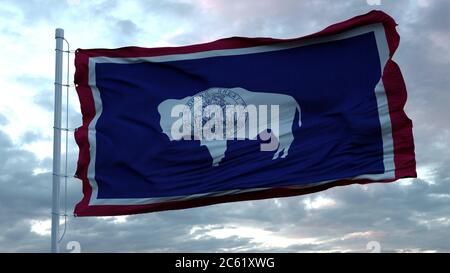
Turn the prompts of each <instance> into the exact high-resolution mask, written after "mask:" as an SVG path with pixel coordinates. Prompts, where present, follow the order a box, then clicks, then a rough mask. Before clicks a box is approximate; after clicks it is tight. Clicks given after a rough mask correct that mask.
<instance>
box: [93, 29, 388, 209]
mask: <svg viewBox="0 0 450 273" xmlns="http://www.w3.org/2000/svg"><path fill="white" fill-rule="evenodd" d="M370 32H373V33H374V35H375V39H376V43H377V48H378V54H379V57H380V64H381V68H380V69H381V74H382V73H383V68H384V66H385V65H386V63H387V61H388V59H389V48H388V44H387V39H386V34H385V31H384V26H383V25H382V24H381V23H379V24H372V25H367V26H363V27H359V28H355V29H352V30H349V31H346V32H342V33H339V34H336V35H331V36H328V37H320V38H313V39H309V40H307V41H295V42H286V43H279V44H271V45H264V46H256V47H249V48H238V49H222V50H210V51H203V52H197V53H188V54H172V55H164V56H156V57H139V58H111V57H92V58H89V86H90V87H91V90H92V96H93V98H94V103H95V116H94V118H93V119H92V121H91V122H90V124H89V127H88V128H89V132H88V139H89V145H90V161H89V166H88V180H89V183H90V185H91V187H92V193H91V198H90V201H89V206H92V205H145V204H155V203H163V202H169V201H185V200H192V199H197V198H201V197H217V196H224V195H233V194H239V193H246V192H256V191H261V190H266V189H271V188H252V189H243V190H239V189H236V190H227V191H219V192H209V193H200V194H192V195H186V196H170V197H153V198H117V199H98V198H97V195H98V186H97V182H96V181H95V160H96V130H95V127H96V124H97V121H98V119H99V117H100V115H101V114H102V101H101V98H100V92H99V90H98V88H97V85H96V74H95V67H96V64H97V63H118V64H129V63H141V62H168V61H180V60H193V59H203V58H213V57H221V56H236V55H246V54H254V53H262V52H272V51H279V50H286V49H291V48H296V47H302V46H307V45H313V44H319V43H326V42H330V41H336V40H342V39H347V38H351V37H355V36H359V35H362V34H366V33H370ZM375 95H376V99H377V106H378V115H379V118H380V125H381V134H382V139H383V164H384V170H385V171H384V173H381V174H364V175H360V176H356V177H350V178H344V179H336V180H328V181H323V182H318V183H311V184H304V185H296V186H289V187H285V188H291V189H301V188H308V187H314V186H317V185H321V184H326V183H331V182H334V181H338V180H356V179H370V180H374V181H376V180H388V179H394V178H395V164H394V146H393V139H392V128H391V120H390V115H389V107H388V102H387V97H386V91H385V89H384V86H383V83H382V80H381V78H380V82H379V83H378V84H377V86H376V88H375Z"/></svg>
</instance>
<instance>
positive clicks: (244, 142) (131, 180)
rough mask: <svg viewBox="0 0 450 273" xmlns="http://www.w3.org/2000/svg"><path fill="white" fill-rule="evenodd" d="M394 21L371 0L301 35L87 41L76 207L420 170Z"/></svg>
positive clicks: (79, 65)
mask: <svg viewBox="0 0 450 273" xmlns="http://www.w3.org/2000/svg"><path fill="white" fill-rule="evenodd" d="M395 27H396V24H395V22H394V20H393V19H392V18H391V17H389V16H388V15H386V14H385V13H383V12H380V11H372V12H370V13H368V14H366V15H362V16H358V17H355V18H353V19H350V20H348V21H345V22H342V23H338V24H335V25H332V26H330V27H328V28H326V29H324V30H323V31H320V32H318V33H315V34H312V35H309V36H306V37H302V38H296V39H288V40H280V39H270V38H243V37H232V38H227V39H222V40H218V41H215V42H211V43H206V44H198V45H191V46H182V47H166V48H140V47H126V48H119V49H79V50H77V52H76V58H75V64H76V74H75V83H76V86H77V92H78V95H79V98H80V102H81V110H82V114H83V125H82V126H81V127H80V128H78V130H77V131H76V133H75V138H76V141H77V143H78V145H79V148H80V154H79V161H78V169H77V176H78V177H79V178H80V179H81V180H82V182H83V193H84V197H83V199H82V200H81V202H80V203H79V204H78V205H77V206H76V208H75V214H76V215H77V216H103V215H121V214H134V213H143V212H152V211H160V210H170V209H181V208H189V207H197V206H204V205H210V204H216V203H223V202H231V201H240V200H254V199H263V198H271V197H282V196H292V195H299V194H306V193H311V192H317V191H321V190H325V189H328V188H330V187H334V186H342V185H348V184H353V183H359V184H365V183H371V182H391V181H394V180H397V179H399V178H404V177H415V176H416V172H415V159H414V144H413V137H412V124H411V121H410V120H409V119H408V117H407V116H406V115H405V113H404V111H403V107H404V104H405V102H406V88H405V84H404V81H403V78H402V75H401V72H400V69H399V68H398V66H397V65H396V64H395V63H394V62H393V61H392V60H391V57H392V56H393V54H394V52H395V50H396V48H397V46H398V44H399V36H398V34H397V32H396V30H395Z"/></svg>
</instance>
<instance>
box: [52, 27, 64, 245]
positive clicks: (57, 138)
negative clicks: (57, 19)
mask: <svg viewBox="0 0 450 273" xmlns="http://www.w3.org/2000/svg"><path fill="white" fill-rule="evenodd" d="M55 39H56V50H55V57H56V58H55V106H54V107H55V108H54V111H55V112H54V125H53V188H52V252H53V253H57V252H59V249H58V239H59V216H60V215H59V214H60V213H59V187H60V181H61V130H60V129H61V107H62V72H63V71H62V61H63V59H62V58H63V40H64V29H61V28H57V29H56V30H55Z"/></svg>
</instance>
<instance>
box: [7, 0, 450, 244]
mask: <svg viewBox="0 0 450 273" xmlns="http://www.w3.org/2000/svg"><path fill="white" fill-rule="evenodd" d="M367 2H370V3H376V2H381V3H380V5H375V6H371V5H369V4H368V3H367ZM371 9H381V10H384V11H385V12H387V13H389V14H390V15H391V16H393V17H394V18H395V19H396V21H397V22H398V24H399V27H398V31H399V33H400V35H401V37H402V39H401V44H400V48H399V50H398V51H397V54H396V56H395V58H394V59H395V60H396V61H397V62H398V63H399V65H400V66H401V68H402V71H403V75H404V77H405V80H406V83H407V88H408V91H409V98H408V102H407V105H406V112H407V114H408V115H409V116H410V117H411V118H412V120H413V122H414V137H415V144H416V154H417V163H418V175H419V178H418V179H406V180H403V181H401V182H396V183H390V184H372V185H367V186H361V185H354V186H346V187H339V188H333V189H330V190H327V191H324V192H320V193H316V194H311V195H306V196H300V197H290V198H280V199H268V200H262V201H249V202H240V203H230V204H221V205H214V206H208V207H202V208H195V209H188V210H179V211H169V212H159V213H151V214H142V215H137V216H128V217H109V218H73V217H69V218H68V222H67V232H66V235H65V237H64V239H63V240H62V242H61V250H62V251H63V252H67V251H68V250H67V249H66V247H67V246H68V243H69V242H71V241H77V242H79V244H80V245H81V251H83V252H133V251H138V252H167V251H169V252H173V251H188V252H193V251H194V252H196V251H207V252H215V251H276V252H310V251H322V252H335V251H337V252H340V251H342V252H348V251H352V252H353V251H355V252H367V251H369V250H368V248H367V247H368V243H369V242H372V241H375V242H377V243H371V244H379V246H380V248H381V251H386V252H417V251H420V252H441V251H444V252H449V251H450V174H449V169H450V152H449V149H450V122H449V121H448V119H449V117H450V107H449V103H450V90H449V89H450V77H449V71H450V46H449V45H450V30H449V26H450V19H449V16H448V14H447V13H448V11H449V10H450V1H447V0H396V1H387V0H382V1H374V0H372V1H370V0H368V1H366V0H346V1H334V0H315V1H313V0H308V1H306V0H245V1H243V0H236V1H235V0H198V1H196V0H168V1H163V0H148V1H145V0H141V1H114V0H111V1H109V0H108V1H106V0H94V1H88V0H67V1H65V0H55V1H51V0H20V1H17V0H0V47H1V50H0V86H1V89H0V251H1V252H45V251H49V247H50V207H51V165H52V160H51V156H52V136H53V131H52V126H53V113H52V111H53V110H52V109H53V82H54V29H55V28H56V27H62V28H64V29H65V33H66V38H67V39H68V40H69V42H70V45H71V47H72V48H71V49H75V48H78V47H79V48H93V47H108V48H113V47H121V46H128V45H139V46H143V47H155V46H167V45H186V44H191V43H201V42H207V41H211V40H215V39H218V38H223V37H228V36H271V37H278V38H291V37H297V36H303V35H306V34H309V33H312V32H316V31H319V30H321V29H322V28H324V27H326V26H328V25H330V24H333V23H335V22H338V21H341V20H344V19H348V18H350V17H353V16H355V15H359V14H363V13H366V12H368V11H369V10H371ZM71 58H73V56H72V57H71ZM70 62H72V60H71V61H70ZM70 69H71V70H70V73H71V75H72V74H73V65H72V63H70ZM71 80H72V77H71ZM69 97H70V105H69V120H70V121H69V127H77V126H79V125H80V124H81V117H80V111H79V103H78V98H77V96H76V94H75V90H73V89H72V90H70V95H69ZM63 140H64V139H63ZM77 152H78V148H77V147H76V145H75V143H74V141H73V137H69V153H68V157H69V160H68V168H69V173H74V170H75V163H76V158H77ZM80 199H81V183H80V182H79V181H78V180H75V179H69V181H68V199H67V209H68V212H69V214H71V212H72V211H73V207H74V205H75V203H76V202H78V201H79V200H80ZM69 245H70V244H69ZM369 245H370V244H369Z"/></svg>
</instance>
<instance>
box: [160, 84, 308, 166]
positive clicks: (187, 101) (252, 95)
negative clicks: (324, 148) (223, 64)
mask: <svg viewBox="0 0 450 273" xmlns="http://www.w3.org/2000/svg"><path fill="white" fill-rule="evenodd" d="M194 97H201V98H202V99H203V102H204V104H205V105H203V106H204V107H205V106H208V105H218V107H221V108H222V109H225V105H242V106H245V107H247V106H249V105H254V106H256V109H261V108H258V107H261V106H271V107H273V106H277V107H278V108H277V109H278V112H276V113H275V116H274V113H273V112H271V114H272V116H271V115H270V114H269V117H268V118H267V119H266V120H263V121H261V119H259V123H258V125H259V126H256V127H257V128H253V129H254V130H250V129H249V128H251V127H252V126H253V127H255V123H251V122H249V119H248V118H246V119H244V123H245V124H243V125H244V126H242V128H239V127H238V126H236V127H235V131H236V135H239V132H240V130H248V132H247V131H246V133H245V138H244V139H249V140H255V139H257V137H258V135H259V136H260V137H261V139H263V140H268V137H270V138H271V143H273V141H274V139H273V138H274V137H275V138H276V140H275V141H276V142H275V143H274V144H275V146H273V145H272V146H273V148H272V149H270V148H269V149H263V146H261V148H262V149H261V150H262V151H274V150H275V149H276V150H277V151H276V152H275V154H274V156H273V158H272V159H277V158H278V157H279V156H280V153H281V152H283V153H282V155H281V158H285V157H286V156H287V155H288V152H289V148H290V146H291V144H292V142H293V141H294V135H293V134H292V125H293V123H294V118H295V113H296V111H298V114H299V122H298V126H299V127H300V126H301V109H300V106H299V105H298V103H297V101H296V100H295V99H294V98H293V97H291V96H289V95H285V94H277V93H265V92H252V91H248V90H246V89H244V88H240V87H236V88H219V87H214V88H209V89H207V90H205V91H203V92H200V93H198V94H196V95H194V96H188V97H185V98H183V99H179V100H178V99H167V100H164V101H163V102H161V103H160V104H159V105H158V112H159V114H160V115H161V119H160V126H161V129H162V131H163V133H164V134H166V135H167V136H168V137H169V139H170V140H171V141H173V140H180V138H178V139H177V138H174V137H173V136H172V131H171V130H172V126H173V125H174V122H175V121H176V120H179V119H180V117H179V116H176V117H173V115H172V114H173V113H172V110H173V109H174V107H175V106H177V105H178V106H179V105H183V106H184V107H185V109H189V108H190V109H192V104H193V101H194ZM205 102H206V103H205ZM271 109H273V108H271ZM191 117H193V116H191ZM233 117H234V116H233ZM204 121H205V120H203V122H204ZM274 122H275V123H274ZM274 124H276V126H274ZM267 129H271V135H268V132H267ZM190 136H194V137H195V136H196V134H195V132H194V131H193V130H190ZM190 136H189V138H188V139H191V138H190ZM197 139H200V145H204V146H206V147H207V149H208V151H209V153H210V155H211V157H212V159H213V162H212V166H218V165H219V162H220V161H221V160H222V159H223V158H224V157H225V152H226V150H227V140H228V139H236V137H234V135H233V136H229V135H226V136H225V137H223V138H221V139H212V140H207V139H204V138H202V137H200V138H197ZM262 145H264V144H262ZM266 145H267V144H266ZM277 148H278V149H277Z"/></svg>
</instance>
